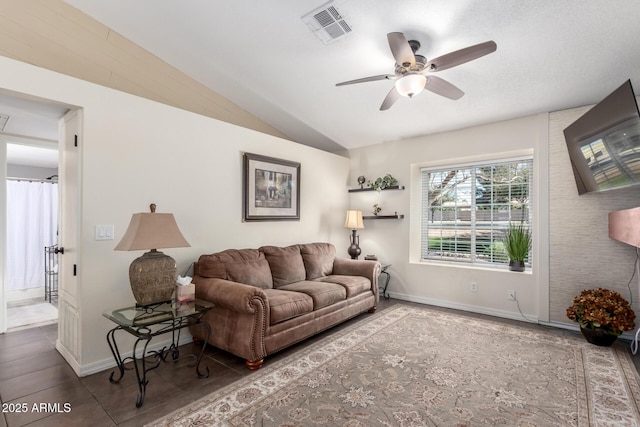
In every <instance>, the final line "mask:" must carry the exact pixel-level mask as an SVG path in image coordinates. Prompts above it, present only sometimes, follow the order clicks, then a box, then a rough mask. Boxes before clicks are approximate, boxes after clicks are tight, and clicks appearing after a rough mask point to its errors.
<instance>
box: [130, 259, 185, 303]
mask: <svg viewBox="0 0 640 427" xmlns="http://www.w3.org/2000/svg"><path fill="white" fill-rule="evenodd" d="M176 277H177V276H176V261H175V260H174V259H173V258H171V257H170V256H169V255H165V254H163V253H162V252H158V251H157V250H155V249H152V250H151V251H149V252H146V253H145V254H143V255H142V256H141V257H139V258H136V259H134V260H133V262H132V263H131V265H130V266H129V281H130V282H131V291H132V292H133V297H134V298H135V300H136V303H137V304H138V305H141V306H147V305H151V304H157V303H160V302H166V301H170V300H171V296H172V295H173V292H174V290H175V288H176Z"/></svg>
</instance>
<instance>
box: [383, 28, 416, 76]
mask: <svg viewBox="0 0 640 427" xmlns="http://www.w3.org/2000/svg"><path fill="white" fill-rule="evenodd" d="M387 40H388V41H389V47H390V48H391V53H392V54H393V58H394V59H395V60H396V64H398V65H401V66H403V67H405V68H408V67H410V66H414V65H416V57H415V56H414V55H413V49H411V46H410V45H409V42H407V39H406V37H405V36H404V34H402V33H389V34H387Z"/></svg>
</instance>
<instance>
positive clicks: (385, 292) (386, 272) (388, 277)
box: [380, 268, 391, 299]
mask: <svg viewBox="0 0 640 427" xmlns="http://www.w3.org/2000/svg"><path fill="white" fill-rule="evenodd" d="M380 274H385V275H386V276H387V277H386V278H385V282H384V289H383V290H382V296H383V297H385V298H386V299H389V294H388V293H387V286H389V280H391V274H389V272H388V271H387V269H386V268H384V269H383V270H382V271H381V272H380Z"/></svg>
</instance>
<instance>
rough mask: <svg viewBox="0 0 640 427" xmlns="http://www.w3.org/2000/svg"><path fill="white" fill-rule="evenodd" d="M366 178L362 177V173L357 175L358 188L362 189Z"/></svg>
mask: <svg viewBox="0 0 640 427" xmlns="http://www.w3.org/2000/svg"><path fill="white" fill-rule="evenodd" d="M366 180H367V178H365V177H364V175H360V176H359V177H358V184H360V189H361V190H362V189H363V188H364V182H365V181H366Z"/></svg>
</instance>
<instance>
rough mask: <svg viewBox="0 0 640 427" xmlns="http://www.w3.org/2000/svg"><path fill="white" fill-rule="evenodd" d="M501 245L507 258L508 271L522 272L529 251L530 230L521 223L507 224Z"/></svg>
mask: <svg viewBox="0 0 640 427" xmlns="http://www.w3.org/2000/svg"><path fill="white" fill-rule="evenodd" d="M502 243H503V244H504V249H505V251H506V252H507V255H508V256H509V270H511V271H524V266H525V261H526V259H527V257H528V256H529V251H530V250H531V230H529V229H528V228H527V227H525V226H524V224H522V223H520V224H509V228H508V229H507V232H506V234H505V236H504V238H503V239H502Z"/></svg>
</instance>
